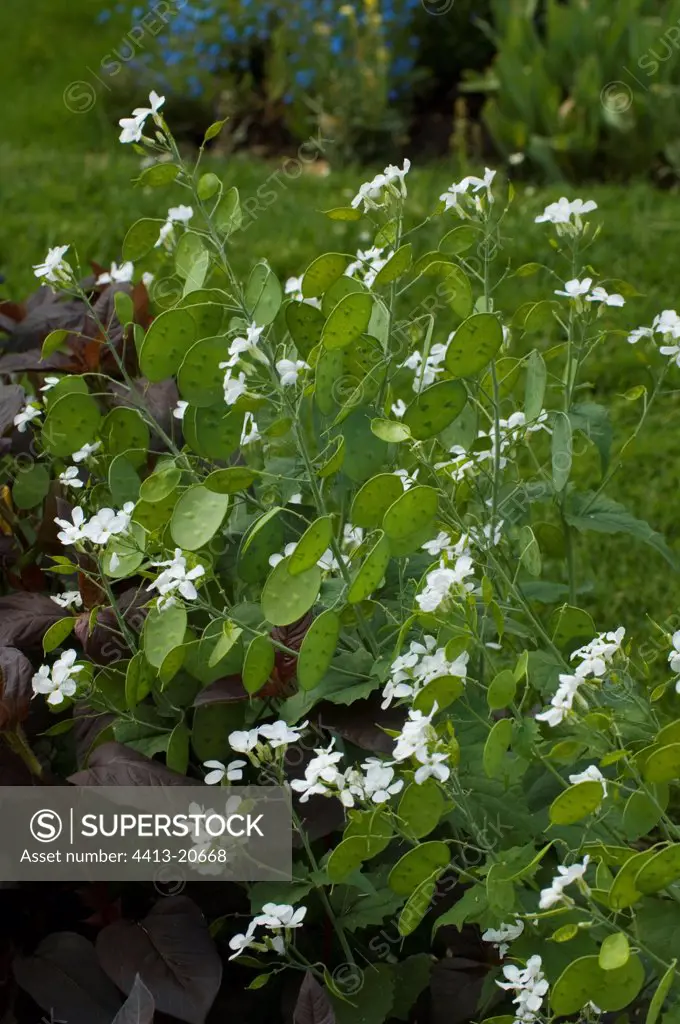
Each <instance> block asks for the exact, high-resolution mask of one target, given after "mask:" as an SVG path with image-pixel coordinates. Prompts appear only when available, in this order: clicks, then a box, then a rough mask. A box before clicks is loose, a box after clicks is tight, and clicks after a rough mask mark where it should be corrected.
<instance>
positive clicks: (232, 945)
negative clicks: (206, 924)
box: [229, 921, 257, 960]
mask: <svg viewBox="0 0 680 1024" xmlns="http://www.w3.org/2000/svg"><path fill="white" fill-rule="evenodd" d="M256 928H257V922H256V921H251V922H250V924H249V925H248V930H247V931H246V933H245V935H244V934H243V933H239V934H238V935H232V937H231V938H230V939H229V949H233V950H234V952H233V953H232V954H231V956H230V957H229V959H230V960H234V959H235V957H237V956H240V955H241V953H243V952H244V951H245V950H246V949H248V948H249V947H250V946H252V945H254V943H255V938H254V935H255V929H256Z"/></svg>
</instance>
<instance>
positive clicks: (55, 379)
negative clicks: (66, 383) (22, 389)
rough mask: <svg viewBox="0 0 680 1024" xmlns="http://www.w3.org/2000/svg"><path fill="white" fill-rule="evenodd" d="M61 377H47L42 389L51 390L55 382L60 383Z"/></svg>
mask: <svg viewBox="0 0 680 1024" xmlns="http://www.w3.org/2000/svg"><path fill="white" fill-rule="evenodd" d="M60 379H61V378H59V377H45V383H44V384H43V386H42V387H41V389H40V390H41V391H51V390H52V388H53V387H54V385H55V384H58V383H59V381H60Z"/></svg>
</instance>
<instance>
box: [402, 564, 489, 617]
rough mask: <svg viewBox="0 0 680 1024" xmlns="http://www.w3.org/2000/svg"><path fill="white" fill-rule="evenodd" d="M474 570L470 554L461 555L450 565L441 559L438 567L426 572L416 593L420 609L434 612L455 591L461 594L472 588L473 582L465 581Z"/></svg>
mask: <svg viewBox="0 0 680 1024" xmlns="http://www.w3.org/2000/svg"><path fill="white" fill-rule="evenodd" d="M474 571H475V569H474V565H473V564H472V558H471V557H470V555H461V556H460V557H459V558H457V559H456V561H455V563H454V565H453V566H452V567H451V566H448V565H447V564H446V562H445V561H444V559H442V560H441V561H440V563H439V566H438V568H437V569H433V570H432V572H429V573H428V574H427V576H426V577H425V586H424V588H423V590H421V592H420V593H419V594H417V595H416V603H417V604H418V607H419V608H420V610H421V611H422V612H436V611H437V609H438V608H439V607H440V606H441V605H442V604H444V602H445V601H447V600H448V599H449V598H450V597H451V596H453V595H454V594H455V593H458V594H461V595H462V594H465V593H468V592H469V591H471V590H474V586H475V585H474V583H472V582H467V581H466V578H467V577H468V576H471V575H472V573H473V572H474Z"/></svg>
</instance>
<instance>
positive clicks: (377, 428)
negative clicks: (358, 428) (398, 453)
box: [371, 418, 411, 444]
mask: <svg viewBox="0 0 680 1024" xmlns="http://www.w3.org/2000/svg"><path fill="white" fill-rule="evenodd" d="M371 433H372V434H375V436H376V437H378V438H380V440H381V441H385V443H386V444H399V443H400V442H401V441H408V440H409V439H410V437H411V431H410V430H409V429H408V427H406V426H404V424H403V423H402V422H401V420H383V419H377V418H376V419H374V420H371Z"/></svg>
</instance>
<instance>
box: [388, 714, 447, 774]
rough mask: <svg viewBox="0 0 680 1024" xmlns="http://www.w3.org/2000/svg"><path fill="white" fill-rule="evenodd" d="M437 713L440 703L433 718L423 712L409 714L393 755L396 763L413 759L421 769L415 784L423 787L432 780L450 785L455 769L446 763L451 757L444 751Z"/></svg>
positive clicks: (418, 770) (431, 715)
mask: <svg viewBox="0 0 680 1024" xmlns="http://www.w3.org/2000/svg"><path fill="white" fill-rule="evenodd" d="M436 713H437V704H436V702H435V703H434V704H433V706H432V710H431V711H430V713H429V715H424V714H423V712H422V711H413V710H411V711H409V713H408V719H407V721H406V722H405V723H404V725H403V728H402V730H401V732H400V734H399V735H398V736H397V739H396V742H395V746H394V750H393V751H392V756H393V757H394V760H395V761H409V760H410V759H411V758H412V757H414V758H415V759H416V761H418V763H419V764H420V767H419V768H417V769H416V772H415V775H414V781H415V782H416V783H417V784H418V785H422V783H423V782H425V780H426V779H429V778H430V777H432V778H435V779H437V781H438V782H446V780H447V779H448V777H449V775H450V774H451V769H450V768H449V766H448V765H447V764H446V763H445V762H446V761H448V759H449V755H448V754H447V753H446V752H445V751H444V750H442V749H441V744H440V740H439V737H438V736H437V731H436V729H435V727H434V726H433V725H432V719H433V718H434V716H435V715H436Z"/></svg>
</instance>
